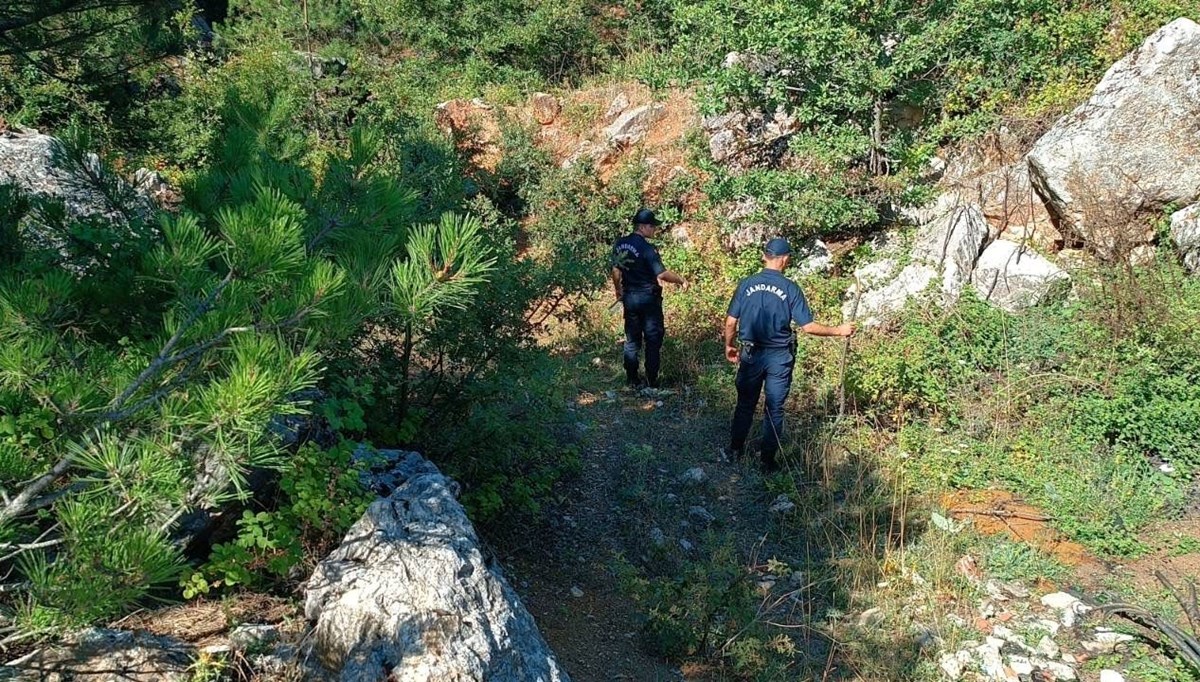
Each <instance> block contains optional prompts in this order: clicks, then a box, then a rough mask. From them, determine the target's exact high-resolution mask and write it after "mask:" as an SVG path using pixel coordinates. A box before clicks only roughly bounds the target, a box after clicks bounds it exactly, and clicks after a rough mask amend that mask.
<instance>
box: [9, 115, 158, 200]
mask: <svg viewBox="0 0 1200 682" xmlns="http://www.w3.org/2000/svg"><path fill="white" fill-rule="evenodd" d="M105 176H106V174H105V173H104V171H103V169H102V168H101V164H100V158H99V157H97V156H96V155H95V154H90V153H89V154H86V155H84V157H83V158H82V159H80V160H76V159H74V158H73V157H72V156H71V155H70V154H68V153H67V152H66V148H65V147H64V146H63V145H62V143H61V142H60V141H59V140H58V139H57V138H54V137H51V136H50V135H43V134H41V133H39V132H38V131H36V130H32V129H26V130H20V131H6V132H3V133H0V185H13V186H15V187H17V188H18V189H20V190H21V191H22V192H23V193H24V194H26V195H28V196H30V197H33V198H36V199H43V200H50V201H59V202H62V205H63V208H64V209H65V211H66V213H67V216H69V217H71V218H75V219H84V218H100V219H104V220H108V221H111V222H114V223H116V222H125V221H126V220H128V219H129V218H130V217H136V218H140V219H146V218H149V217H150V216H151V215H152V214H153V212H154V208H155V207H154V204H153V202H151V201H150V200H149V199H148V198H146V197H145V196H143V195H141V194H140V193H138V192H137V191H136V186H135V185H131V184H129V183H126V182H124V181H122V180H120V179H117V180H115V181H114V182H113V185H111V186H109V185H106V184H104V183H105V182H106V180H105V179H104V178H105ZM135 182H136V183H138V185H141V184H146V185H147V189H152V188H151V187H150V184H151V182H152V175H151V174H150V171H146V170H144V169H143V170H141V171H139V173H138V175H137V179H136V181H135Z"/></svg>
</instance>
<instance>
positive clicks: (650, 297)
mask: <svg viewBox="0 0 1200 682" xmlns="http://www.w3.org/2000/svg"><path fill="white" fill-rule="evenodd" d="M659 225H662V221H661V220H659V219H658V218H657V217H656V216H655V215H654V212H653V211H650V210H648V209H645V208H643V209H641V210H639V211H638V212H637V214H636V215H634V216H633V232H632V233H631V234H629V235H627V236H625V237H621V238H620V239H618V240H617V243H616V244H614V245H613V253H612V256H613V267H612V273H611V275H612V283H613V291H614V293H616V295H617V300H618V301H621V303H622V305H623V307H624V311H625V358H624V364H625V380H626V382H627V383H628V384H629V385H630V386H633V387H638V386H640V385H641V383H642V380H641V378H640V377H639V376H638V354H639V352H640V351H641V348H642V344H643V343H644V344H645V346H646V384H647V385H648V386H650V387H651V388H658V368H659V364H660V362H661V360H660V358H661V351H662V344H663V336H664V334H665V333H666V330H665V328H664V325H663V309H662V285H663V283H664V282H666V283H669V284H676V285H679V286H686V282H685V281H684V279H683V278H682V277H680V276H679V275H677V274H675V273H674V272H671V271H670V270H668V269H667V268H666V266H664V265H663V262H662V258H660V257H659V255H658V251H657V250H656V249H655V248H654V246H653V245H652V244H651V243H650V242H649V241H648V240H650V239H653V238H654V235H656V234H658V227H659Z"/></svg>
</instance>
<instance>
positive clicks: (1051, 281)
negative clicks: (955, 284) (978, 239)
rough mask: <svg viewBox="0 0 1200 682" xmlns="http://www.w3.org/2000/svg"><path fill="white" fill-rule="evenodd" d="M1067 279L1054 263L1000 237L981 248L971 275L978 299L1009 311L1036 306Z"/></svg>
mask: <svg viewBox="0 0 1200 682" xmlns="http://www.w3.org/2000/svg"><path fill="white" fill-rule="evenodd" d="M1069 279H1070V277H1069V276H1068V275H1067V273H1066V272H1065V271H1063V270H1062V268H1059V267H1058V266H1057V265H1055V264H1054V263H1051V262H1050V261H1048V260H1046V259H1045V258H1043V257H1041V256H1039V255H1038V254H1037V253H1035V252H1034V251H1032V250H1029V249H1022V248H1021V245H1020V244H1015V243H1013V242H1010V241H1005V240H1003V239H1001V240H997V241H994V242H992V243H991V244H990V245H989V246H988V247H987V248H986V249H984V251H983V255H982V256H980V257H979V262H978V263H976V264H975V271H974V273H973V274H972V275H971V283H972V284H973V285H974V286H975V291H976V292H977V293H978V294H979V297H980V298H982V299H983V300H985V301H989V302H991V303H993V304H995V305H997V306H999V307H1001V308H1003V309H1005V310H1007V311H1009V312H1016V311H1018V310H1020V309H1022V308H1027V307H1029V306H1033V305H1037V304H1038V303H1040V302H1041V301H1042V300H1043V299H1045V297H1046V296H1047V295H1048V294H1049V293H1051V292H1052V291H1053V290H1054V289H1055V287H1056V285H1058V284H1060V283H1065V282H1066V281H1068V280H1069Z"/></svg>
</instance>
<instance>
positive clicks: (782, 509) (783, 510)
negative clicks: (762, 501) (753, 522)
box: [767, 495, 796, 515]
mask: <svg viewBox="0 0 1200 682" xmlns="http://www.w3.org/2000/svg"><path fill="white" fill-rule="evenodd" d="M795 509H796V503H795V502H792V499H791V498H790V497H788V496H787V495H780V496H779V497H776V498H775V500H774V501H772V502H771V506H770V507H768V508H767V511H769V512H770V513H772V514H780V515H782V514H787V513H788V512H791V511H794V510H795Z"/></svg>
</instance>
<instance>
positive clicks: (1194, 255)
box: [1171, 204, 1200, 273]
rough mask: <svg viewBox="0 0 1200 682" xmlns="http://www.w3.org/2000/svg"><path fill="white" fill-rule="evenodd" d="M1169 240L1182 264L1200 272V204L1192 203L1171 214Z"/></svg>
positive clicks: (1194, 271) (1195, 271) (1192, 270)
mask: <svg viewBox="0 0 1200 682" xmlns="http://www.w3.org/2000/svg"><path fill="white" fill-rule="evenodd" d="M1171 241H1173V242H1175V248H1176V249H1177V250H1178V251H1179V256H1180V258H1182V259H1183V264H1184V266H1186V267H1187V269H1188V270H1190V271H1191V272H1193V273H1200V204H1192V205H1191V206H1188V207H1187V208H1185V209H1183V210H1182V211H1176V212H1175V213H1173V214H1171Z"/></svg>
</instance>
